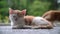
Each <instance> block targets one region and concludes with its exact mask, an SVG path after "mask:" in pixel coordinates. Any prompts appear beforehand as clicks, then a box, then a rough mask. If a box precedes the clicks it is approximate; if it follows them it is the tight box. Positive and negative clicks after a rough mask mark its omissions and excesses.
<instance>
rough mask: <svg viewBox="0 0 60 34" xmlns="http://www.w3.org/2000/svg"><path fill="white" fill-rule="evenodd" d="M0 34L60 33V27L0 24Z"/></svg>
mask: <svg viewBox="0 0 60 34" xmlns="http://www.w3.org/2000/svg"><path fill="white" fill-rule="evenodd" d="M0 34H60V27H54V28H53V29H12V28H11V26H0Z"/></svg>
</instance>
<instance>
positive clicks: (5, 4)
mask: <svg viewBox="0 0 60 34" xmlns="http://www.w3.org/2000/svg"><path fill="white" fill-rule="evenodd" d="M9 8H12V9H14V10H15V9H18V10H23V9H26V10H27V15H34V16H42V15H43V14H44V13H45V12H46V11H48V10H57V9H60V0H0V23H5V24H8V23H9Z"/></svg>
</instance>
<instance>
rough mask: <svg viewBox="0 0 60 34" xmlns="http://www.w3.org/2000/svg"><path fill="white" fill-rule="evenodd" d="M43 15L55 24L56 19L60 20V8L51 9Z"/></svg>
mask: <svg viewBox="0 0 60 34" xmlns="http://www.w3.org/2000/svg"><path fill="white" fill-rule="evenodd" d="M42 17H43V18H45V19H47V20H48V21H50V22H51V23H52V24H53V23H54V21H60V10H50V11H48V12H46V13H44V14H43V16H42Z"/></svg>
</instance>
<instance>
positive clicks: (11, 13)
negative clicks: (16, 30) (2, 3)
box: [9, 8, 26, 21]
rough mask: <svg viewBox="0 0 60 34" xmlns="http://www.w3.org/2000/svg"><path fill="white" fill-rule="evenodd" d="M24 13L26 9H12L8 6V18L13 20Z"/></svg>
mask: <svg viewBox="0 0 60 34" xmlns="http://www.w3.org/2000/svg"><path fill="white" fill-rule="evenodd" d="M25 14H26V10H22V11H20V10H13V9H11V8H9V17H10V20H12V21H13V20H15V21H17V20H18V19H19V18H21V17H24V16H25Z"/></svg>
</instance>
